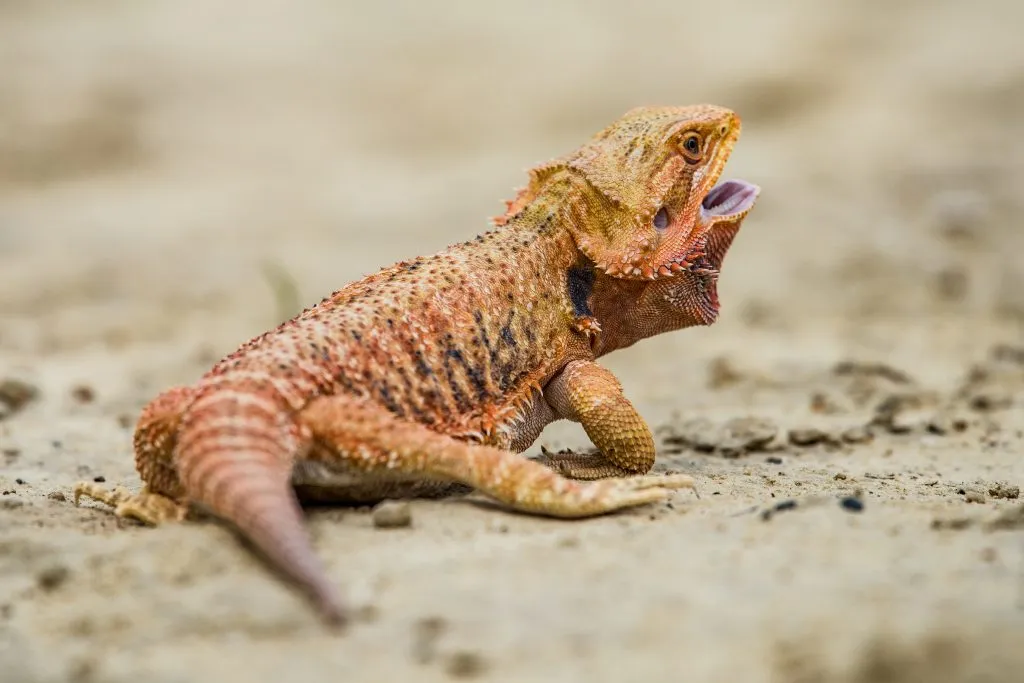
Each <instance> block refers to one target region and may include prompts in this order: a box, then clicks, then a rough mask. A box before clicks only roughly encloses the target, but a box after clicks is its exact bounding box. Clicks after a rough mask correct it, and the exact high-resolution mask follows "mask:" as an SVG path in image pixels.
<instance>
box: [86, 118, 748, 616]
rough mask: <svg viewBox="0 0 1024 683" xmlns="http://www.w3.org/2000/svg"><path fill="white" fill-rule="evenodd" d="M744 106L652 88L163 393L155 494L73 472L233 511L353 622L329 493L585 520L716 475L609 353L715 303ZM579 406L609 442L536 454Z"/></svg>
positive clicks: (145, 497)
mask: <svg viewBox="0 0 1024 683" xmlns="http://www.w3.org/2000/svg"><path fill="white" fill-rule="evenodd" d="M740 128H741V122H740V118H739V116H738V115H737V114H736V113H735V112H733V111H731V110H729V109H726V108H724V107H720V106H715V105H696V106H682V107H680V106H660V107H639V108H635V109H632V110H630V111H628V112H627V113H625V114H624V115H623V116H622V117H621V118H620V119H618V120H617V121H615V122H613V123H612V124H610V125H609V126H608V127H606V128H605V129H604V130H602V131H601V132H599V133H597V134H596V135H595V136H593V137H592V138H591V139H590V140H589V141H587V142H586V143H585V144H583V145H582V146H581V147H579V148H578V149H576V150H575V151H573V152H571V153H569V154H567V155H565V156H562V157H559V158H556V159H554V160H552V161H549V162H547V163H544V164H542V165H540V166H538V167H535V168H533V169H531V170H530V171H529V181H528V184H527V185H526V186H525V187H524V188H522V189H520V190H519V191H518V192H517V194H516V196H515V197H514V199H512V200H511V201H508V202H506V204H507V210H506V212H505V213H504V214H503V215H501V216H499V217H497V218H495V219H494V226H493V227H492V228H491V229H490V230H488V231H486V232H484V233H482V234H480V235H479V236H477V237H475V238H473V239H470V240H468V241H464V242H460V243H458V244H453V245H451V246H449V247H448V248H446V249H444V250H442V251H439V252H437V253H435V254H433V255H430V256H421V257H418V258H415V259H412V260H404V261H401V262H399V263H396V264H394V265H392V266H390V267H386V268H383V269H381V270H380V271H378V272H376V273H373V274H370V275H368V276H366V277H364V278H363V279H361V280H358V281H355V282H352V283H350V284H348V285H347V286H345V287H343V288H342V289H340V290H338V291H336V292H334V293H333V294H331V295H330V296H328V297H326V298H324V299H323V300H321V301H320V302H319V303H317V304H315V305H313V306H311V307H309V308H307V309H306V310H304V311H303V312H301V313H300V314H298V315H297V316H296V317H294V318H292V319H291V320H289V321H286V322H284V323H282V324H281V325H279V326H278V327H277V328H276V329H273V330H270V331H268V332H266V333H264V334H261V335H259V336H257V337H255V338H253V339H251V340H249V341H247V342H245V343H244V344H242V345H241V346H240V347H239V348H238V349H237V350H235V351H234V352H232V353H230V354H229V355H227V356H226V357H224V358H223V359H222V360H221V361H219V362H218V363H216V364H215V365H214V366H213V367H212V368H211V369H210V370H209V371H208V372H207V373H206V374H204V375H203V376H202V377H201V378H200V379H199V380H198V381H197V382H196V383H195V384H193V385H191V386H179V387H172V388H170V389H168V390H166V391H165V392H163V393H161V394H160V395H158V396H157V397H156V398H154V399H153V400H152V401H151V402H150V403H149V404H147V405H146V407H145V408H144V409H143V410H142V412H141V415H140V417H139V419H138V422H137V424H136V428H135V433H134V439H133V447H134V453H135V466H136V470H137V471H138V473H139V476H140V478H141V479H142V482H143V487H142V489H141V491H139V492H138V493H134V494H133V493H130V492H129V491H127V490H126V489H125V488H123V487H115V488H114V489H113V490H109V489H107V488H105V487H102V486H100V485H98V484H96V483H93V482H80V483H78V484H76V485H75V487H74V500H75V503H76V504H78V503H79V500H80V498H81V497H82V496H85V497H87V498H91V499H94V500H96V501H99V502H101V503H103V504H106V505H108V506H110V507H111V508H113V511H114V513H115V514H116V515H118V516H119V517H124V518H133V519H135V520H138V521H140V522H142V523H144V524H148V525H158V524H161V523H163V522H168V521H180V520H183V519H185V518H186V517H188V516H189V515H190V513H192V512H196V511H199V512H206V513H211V514H212V515H213V516H214V517H215V518H219V519H220V520H222V521H223V522H226V523H228V524H229V526H231V527H233V528H234V529H235V530H236V531H237V532H238V533H239V534H240V536H241V537H242V538H243V539H246V540H248V541H249V542H250V544H251V545H252V546H254V548H255V549H256V550H257V551H258V552H259V554H261V555H262V556H263V557H264V559H265V560H267V561H269V563H270V565H271V566H272V567H274V568H276V569H277V570H278V571H279V572H280V573H281V574H283V575H284V576H285V577H286V578H289V579H290V580H291V582H292V583H293V584H294V585H296V586H297V587H299V588H300V589H301V590H302V591H303V592H304V593H305V594H306V595H307V597H308V599H309V600H310V601H311V603H312V604H313V605H315V606H316V608H318V610H319V612H320V613H321V615H322V616H323V617H324V618H325V619H326V620H327V621H328V622H329V623H332V624H343V623H344V622H345V620H346V618H347V613H348V612H347V609H346V604H345V602H344V601H343V600H341V599H340V597H339V595H338V592H337V591H336V589H335V588H334V586H333V585H332V584H331V582H330V580H329V579H328V576H327V573H326V570H325V568H324V566H323V564H322V563H321V561H320V559H319V558H318V556H317V555H316V554H315V552H314V550H313V547H312V543H311V540H310V537H309V534H308V532H307V530H306V529H305V527H304V524H303V516H302V508H301V503H302V502H304V501H307V500H318V501H324V500H331V501H337V502H358V503H367V502H374V501H379V500H382V499H385V498H393V497H404V496H415V495H426V494H429V493H430V492H432V491H437V490H439V489H441V488H443V487H445V486H451V485H461V486H464V487H469V488H470V489H472V490H476V491H478V492H480V493H482V494H485V495H487V496H489V497H491V498H493V499H495V500H497V501H498V502H500V503H503V504H505V505H507V506H508V507H510V508H512V509H517V510H520V511H525V512H528V513H534V514H539V515H545V516H551V517H559V518H583V517H590V516H595V515H600V514H605V513H609V512H612V511H615V510H620V509H623V508H627V507H632V506H638V505H644V504H649V503H653V502H657V501H660V500H663V499H665V498H666V497H667V496H668V494H669V492H670V491H672V490H675V489H683V488H690V489H696V485H695V482H694V480H693V478H692V477H690V476H688V475H685V474H679V473H676V474H665V475H652V474H649V472H650V470H651V467H652V466H653V464H654V460H655V444H654V439H653V436H652V433H651V430H650V429H649V427H648V426H647V424H646V423H645V422H644V420H643V418H642V417H641V416H640V414H639V413H638V412H637V410H636V408H635V407H634V406H633V405H632V403H631V402H630V401H629V400H628V399H627V398H626V397H625V396H624V394H623V391H622V386H621V384H620V383H619V381H618V380H617V379H616V378H615V377H614V376H613V375H612V374H611V372H609V371H608V370H607V369H605V368H603V367H602V366H601V365H599V364H598V363H597V362H596V359H597V358H598V357H599V356H602V355H604V354H606V353H609V352H611V351H613V350H615V349H618V348H623V347H625V346H629V345H631V344H633V343H636V342H637V341H639V340H640V339H642V338H645V337H649V336H652V335H655V334H660V333H662V332H666V331H669V330H672V329H679V328H682V327H687V326H691V325H706V324H710V323H711V322H713V321H714V319H715V317H716V315H717V311H718V298H717V293H716V290H715V283H716V281H717V277H718V272H719V268H720V266H721V260H722V258H723V257H724V255H725V251H726V250H727V249H728V248H729V245H730V243H731V242H732V239H733V237H734V236H735V234H736V231H737V230H738V228H739V225H740V223H741V222H742V220H743V218H744V217H745V216H746V215H747V213H748V212H749V211H750V209H751V208H752V207H753V205H754V202H755V200H756V198H757V196H758V193H759V188H758V187H757V186H755V185H752V184H750V183H746V182H744V181H736V180H730V181H723V182H721V183H719V177H720V175H721V173H722V171H723V168H724V166H725V163H726V161H727V159H728V157H729V155H730V153H731V151H732V149H733V147H734V145H735V143H736V141H737V139H738V137H739V134H740ZM558 419H570V420H575V421H578V422H580V423H581V424H582V426H583V427H584V429H585V431H586V433H587V434H588V436H589V438H590V439H591V441H592V442H593V444H594V446H596V451H595V452H593V453H561V454H546V455H544V456H542V458H541V459H539V460H537V459H531V458H527V457H524V456H523V455H521V453H522V452H523V451H525V450H526V449H527V448H529V446H530V445H531V444H532V443H533V442H534V441H535V440H536V439H537V438H538V437H539V435H540V433H541V431H542V430H543V429H544V427H545V426H546V425H547V424H549V423H551V422H553V421H555V420H558Z"/></svg>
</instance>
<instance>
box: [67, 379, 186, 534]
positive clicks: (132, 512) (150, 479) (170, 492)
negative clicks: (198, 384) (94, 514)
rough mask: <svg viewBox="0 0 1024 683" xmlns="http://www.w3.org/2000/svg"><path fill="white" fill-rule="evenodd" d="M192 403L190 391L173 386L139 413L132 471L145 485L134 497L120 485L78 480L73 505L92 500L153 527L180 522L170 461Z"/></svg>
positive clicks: (183, 510) (179, 490) (180, 510)
mask: <svg viewBox="0 0 1024 683" xmlns="http://www.w3.org/2000/svg"><path fill="white" fill-rule="evenodd" d="M191 402H192V389H191V388H189V387H175V388H173V389H170V390H168V391H165V392H164V393H162V394H160V395H159V396H158V397H156V398H155V399H154V400H153V401H152V402H151V403H149V405H147V406H146V407H145V408H144V409H143V410H142V414H141V415H140V416H139V421H138V424H137V425H136V427H135V440H134V443H135V468H136V469H137V470H138V472H139V476H141V477H142V481H143V482H144V483H145V486H143V487H142V490H141V491H139V492H138V493H136V494H132V493H130V492H129V491H128V490H127V489H124V488H122V487H120V486H117V487H115V488H114V489H112V490H111V489H107V488H106V487H103V486H100V485H99V484H96V483H94V482H91V481H80V482H78V483H77V484H75V486H74V488H73V489H72V490H73V492H74V499H75V504H76V505H77V504H78V501H79V499H80V498H82V497H83V496H85V497H86V498H92V499H93V500H96V501H99V502H101V503H103V504H105V505H109V506H110V507H112V508H113V509H114V514H115V515H117V516H118V517H125V518H131V519H135V520H138V521H140V522H142V523H143V524H149V525H150V526H156V525H157V524H160V523H162V522H167V521H180V520H181V519H183V518H184V517H185V515H186V513H187V506H186V505H184V504H183V503H181V502H179V501H180V500H181V499H182V498H183V491H182V488H181V482H180V481H179V480H178V473H177V470H176V469H175V467H174V463H173V461H172V453H173V451H174V443H175V440H176V437H177V431H178V423H179V422H180V420H181V415H182V413H183V412H184V411H185V408H186V407H187V406H188V405H189V404H190V403H191Z"/></svg>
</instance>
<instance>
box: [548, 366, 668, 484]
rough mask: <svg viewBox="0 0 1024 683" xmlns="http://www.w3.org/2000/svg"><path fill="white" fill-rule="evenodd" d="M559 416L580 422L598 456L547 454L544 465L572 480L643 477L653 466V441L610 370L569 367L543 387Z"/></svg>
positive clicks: (594, 367)
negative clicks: (639, 475) (596, 449)
mask: <svg viewBox="0 0 1024 683" xmlns="http://www.w3.org/2000/svg"><path fill="white" fill-rule="evenodd" d="M544 398H545V400H547V402H548V404H549V405H550V406H551V407H552V409H554V411H555V413H556V414H557V415H558V416H559V417H561V418H564V419H567V420H572V421H574V422H579V423H580V424H581V425H582V426H583V429H584V431H586V433H587V436H589V437H590V440H591V441H592V442H593V444H594V445H595V446H597V448H598V449H599V452H597V453H549V454H547V455H546V456H545V457H544V458H543V459H542V460H541V462H543V463H544V464H546V465H547V466H549V467H552V468H554V469H555V470H557V471H558V472H559V473H561V474H563V475H564V476H567V477H571V478H573V479H603V478H605V477H623V476H630V475H635V474H645V473H646V472H649V471H650V469H651V467H653V466H654V436H653V435H652V434H651V430H650V428H649V427H648V426H647V423H646V422H644V419H643V418H642V417H640V413H638V412H637V411H636V408H634V407H633V404H632V403H630V402H629V399H627V398H626V397H625V395H624V394H623V393H622V385H621V384H619V380H618V379H616V378H615V375H613V374H612V373H611V372H610V371H609V370H607V369H606V368H603V367H601V366H600V365H598V364H597V363H595V362H593V361H585V360H577V361H572V362H570V363H568V364H567V365H566V366H565V368H563V369H562V372H560V373H559V374H558V375H556V376H555V377H554V379H552V380H551V381H550V382H548V384H547V386H546V387H544Z"/></svg>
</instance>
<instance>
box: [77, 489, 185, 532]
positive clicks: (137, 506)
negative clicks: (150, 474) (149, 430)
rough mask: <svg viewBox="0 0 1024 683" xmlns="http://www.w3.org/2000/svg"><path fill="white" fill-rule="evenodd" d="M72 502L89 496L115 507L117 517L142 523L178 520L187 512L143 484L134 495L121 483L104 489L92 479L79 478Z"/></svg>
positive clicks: (153, 524) (183, 507)
mask: <svg viewBox="0 0 1024 683" xmlns="http://www.w3.org/2000/svg"><path fill="white" fill-rule="evenodd" d="M74 495H75V505H78V501H79V499H80V498H81V497H82V496H85V497H86V498H92V499H93V500H95V501H99V502H100V503H103V504H104V505H109V506H110V507H112V508H113V509H114V514H115V515H116V516H118V517H123V518H128V519H135V520H138V521H140V522H142V523H143V524H148V525H150V526H157V525H158V524H162V523H164V522H180V521H181V520H182V519H184V518H185V514H186V512H187V511H188V510H187V508H186V507H185V506H184V505H180V504H179V503H176V502H174V501H173V500H171V499H170V498H168V497H167V496H162V495H160V494H159V493H153V492H151V491H149V490H147V489H146V488H145V487H143V489H142V490H141V491H140V492H139V493H137V494H133V493H131V492H130V491H128V490H127V489H126V488H124V487H122V486H116V487H114V488H113V489H107V488H106V487H103V486H98V485H96V484H94V483H92V482H88V481H80V482H78V483H77V484H75V487H74Z"/></svg>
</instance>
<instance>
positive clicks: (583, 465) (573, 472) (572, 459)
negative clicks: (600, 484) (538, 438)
mask: <svg viewBox="0 0 1024 683" xmlns="http://www.w3.org/2000/svg"><path fill="white" fill-rule="evenodd" d="M534 460H535V461H536V462H539V463H540V464H542V465H544V466H545V467H550V468H551V469H553V470H554V471H555V472H558V473H559V474H560V475H562V476H563V477H565V478H567V479H579V480H583V481H592V480H594V479H608V478H610V477H629V476H632V475H634V474H636V472H630V471H629V470H626V469H624V468H622V467H619V466H618V465H616V464H615V463H613V462H612V461H611V460H609V459H608V458H607V457H606V456H605V455H604V454H603V453H601V452H600V451H597V452H594V453H577V452H575V451H571V450H568V449H565V450H561V451H558V452H557V453H552V452H551V451H549V450H547V449H546V448H544V447H543V446H542V447H541V449H540V456H539V457H537V458H535V459H534Z"/></svg>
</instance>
